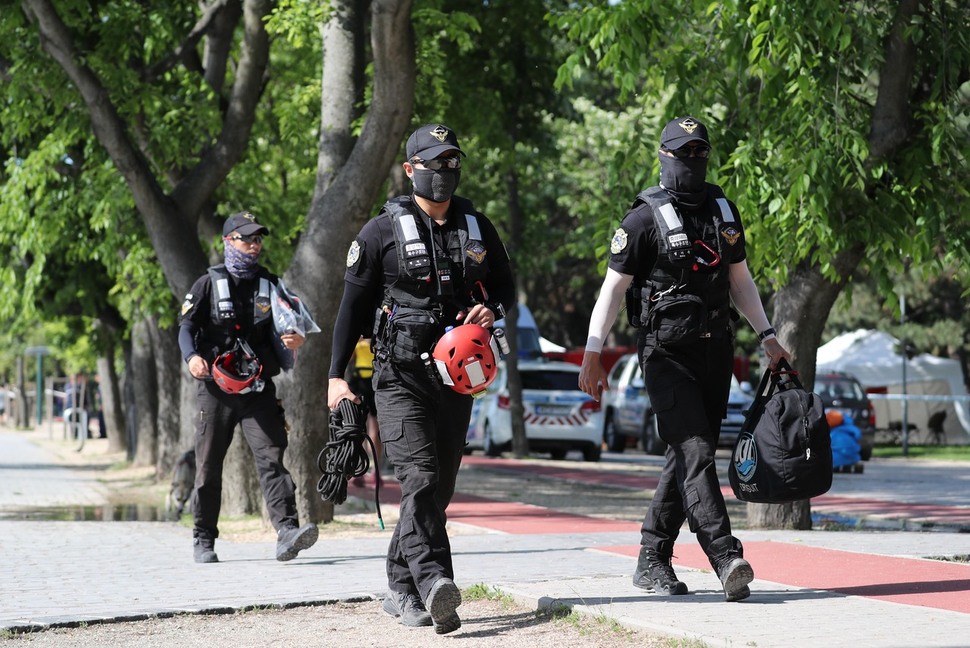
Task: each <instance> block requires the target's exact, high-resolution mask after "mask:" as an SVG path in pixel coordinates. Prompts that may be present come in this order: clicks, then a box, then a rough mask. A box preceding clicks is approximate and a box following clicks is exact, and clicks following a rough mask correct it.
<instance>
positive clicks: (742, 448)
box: [728, 359, 832, 504]
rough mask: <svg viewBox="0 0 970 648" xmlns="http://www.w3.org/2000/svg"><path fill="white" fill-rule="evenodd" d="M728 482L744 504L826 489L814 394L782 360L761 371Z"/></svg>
mask: <svg viewBox="0 0 970 648" xmlns="http://www.w3.org/2000/svg"><path fill="white" fill-rule="evenodd" d="M728 480H729V481H730V482H731V488H732V489H733V490H734V495H735V497H737V498H738V499H739V500H741V501H744V502H758V503H763V504H782V503H785V502H795V501H798V500H804V499H809V498H811V497H816V496H818V495H821V494H823V493H825V492H827V491H828V490H829V488H831V487H832V440H831V437H830V436H829V425H828V423H827V422H826V420H825V410H824V409H823V407H822V399H821V398H820V397H819V395H818V394H813V393H811V392H807V391H805V388H804V387H802V384H801V382H800V381H799V380H798V373H797V372H795V371H793V370H792V368H791V366H790V365H789V364H788V363H787V362H785V360H784V359H782V360H781V362H779V363H778V367H777V368H776V369H775V371H772V370H770V369H768V370H766V371H765V374H764V376H763V377H762V378H761V384H760V385H759V386H758V393H757V396H756V397H755V399H754V402H753V403H752V404H751V408H750V409H749V410H748V413H747V415H746V416H745V419H744V425H743V426H742V427H741V433H740V434H739V435H738V440H737V442H736V443H735V445H734V453H733V454H732V455H731V464H730V465H729V466H728Z"/></svg>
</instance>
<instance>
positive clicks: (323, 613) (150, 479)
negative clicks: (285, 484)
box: [0, 430, 702, 648]
mask: <svg viewBox="0 0 970 648" xmlns="http://www.w3.org/2000/svg"><path fill="white" fill-rule="evenodd" d="M48 437H49V435H48V433H47V431H46V430H40V431H37V432H34V433H33V434H32V438H33V440H34V441H36V442H37V443H39V444H40V445H42V446H44V447H46V448H48V449H50V450H52V451H54V452H55V453H56V454H57V456H58V457H60V460H61V461H62V462H63V463H65V464H69V465H85V466H89V467H96V468H98V469H99V473H100V475H99V480H100V481H101V482H102V483H103V484H104V485H105V487H106V488H107V489H108V490H109V492H110V493H112V495H111V498H112V500H113V501H115V502H116V503H118V504H132V503H137V504H144V505H145V506H154V507H157V506H160V505H161V504H162V503H163V502H164V499H165V495H166V493H167V490H168V485H167V483H166V482H167V480H165V479H163V480H161V482H160V483H156V481H155V478H154V474H153V471H152V469H151V468H132V467H130V466H127V464H125V462H124V457H123V456H121V455H111V454H108V453H107V452H106V450H107V442H106V441H104V440H101V439H91V440H88V441H87V442H86V443H85V446H84V448H83V450H82V451H80V452H77V451H76V449H75V448H74V447H72V446H70V445H67V444H66V443H65V442H63V441H60V439H59V437H58V436H57V435H56V434H55V438H54V439H53V440H50V439H49V438H48ZM459 479H460V481H473V482H474V483H475V487H474V488H475V489H476V490H478V488H479V486H481V488H484V489H487V491H488V492H489V493H490V496H491V497H494V498H496V499H509V500H516V501H528V502H530V503H535V504H538V505H542V506H552V507H554V508H560V509H562V510H570V511H572V512H575V513H582V514H587V515H590V514H593V515H607V516H610V517H619V518H624V519H639V516H641V515H642V514H643V511H644V507H645V494H642V493H630V492H619V491H616V490H611V489H600V488H593V489H589V488H584V489H575V488H568V487H566V488H556V487H554V486H552V485H550V484H548V483H547V482H545V481H544V480H536V481H535V482H530V484H528V485H525V484H523V481H522V478H521V477H519V478H517V479H513V478H509V477H506V476H503V475H501V474H498V473H491V472H489V471H485V470H480V469H474V470H467V471H466V470H465V469H463V471H462V475H461V476H460V478H459ZM577 491H581V492H582V496H581V495H580V494H579V493H577ZM604 498H606V501H611V506H606V507H604ZM371 507H372V505H371ZM366 508H367V507H366V506H363V505H357V507H356V508H355V507H354V505H352V504H351V503H350V502H349V501H348V504H345V505H344V506H341V507H340V508H339V509H338V511H337V516H336V519H335V521H334V523H331V524H327V525H324V526H322V527H321V535H322V536H324V537H337V536H341V537H363V536H368V535H377V534H386V533H387V532H386V531H383V532H382V531H377V530H376V528H375V517H374V513H373V512H371V511H368V510H365V509H366ZM382 511H383V513H384V520H385V523H386V524H387V525H388V526H390V525H391V524H393V523H394V522H395V521H396V516H397V511H396V508H394V507H389V506H388V507H383V506H382ZM187 519H188V518H187V517H186V518H183V523H186V522H185V521H186V520H187ZM220 531H221V532H222V535H223V537H224V538H225V539H227V540H231V541H234V542H247V541H253V542H271V541H273V540H274V539H275V534H274V533H273V530H272V528H271V527H270V526H269V525H268V524H266V523H265V522H263V521H262V520H259V519H256V518H250V519H242V520H224V521H220ZM449 532H450V533H452V534H454V533H460V532H462V531H461V530H460V529H457V528H456V529H449ZM463 596H464V603H463V604H462V605H461V607H460V608H459V613H460V614H461V617H462V630H461V631H460V632H458V633H454V634H452V635H443V636H438V635H435V634H434V632H433V631H432V629H431V628H408V627H405V626H402V625H400V624H399V623H397V621H396V620H395V619H393V618H391V617H390V616H388V615H386V614H385V613H384V612H383V611H382V610H381V606H380V604H379V602H376V601H362V602H341V603H335V604H330V605H321V606H297V607H291V608H286V609H278V608H270V609H265V608H264V609H257V610H245V611H238V612H235V613H231V614H215V615H212V614H209V615H202V614H183V615H177V616H171V617H164V618H150V619H145V620H142V621H131V622H118V623H106V624H81V625H79V626H78V627H74V628H56V629H51V630H46V631H43V632H37V633H31V634H26V635H16V636H11V635H0V645H9V646H11V648H13V647H14V646H18V645H30V646H32V647H37V648H42V647H50V648H55V647H57V648H61V647H63V648H67V647H70V648H88V647H94V646H137V647H138V648H142V647H144V648H155V647H158V648H162V647H164V648H169V647H171V646H178V647H183V646H184V647H186V648H193V647H199V648H202V647H205V648H220V647H223V646H224V647H227V648H228V647H232V648H247V647H250V646H252V647H254V648H255V647H265V646H281V647H282V646H340V647H348V648H357V647H365V646H375V647H376V646H381V647H387V646H393V647H401V648H412V647H413V648H433V647H434V646H443V645H455V644H454V642H456V641H457V642H459V643H460V645H461V646H464V647H467V648H479V647H482V648H484V647H486V646H487V647H488V648H504V647H522V648H579V647H583V648H589V647H594V648H598V647H600V646H602V647H607V646H609V647H611V648H613V647H616V648H627V647H630V648H633V647H634V646H636V647H637V648H657V647H673V646H677V647H680V648H689V647H690V646H692V645H697V646H701V645H702V644H692V643H684V640H674V639H670V638H668V637H658V636H655V635H650V634H649V633H647V632H643V631H634V630H630V629H628V628H624V627H622V626H619V625H617V624H616V623H615V622H613V621H612V620H609V619H604V618H599V617H591V616H581V615H578V614H576V613H571V612H569V611H568V610H555V611H549V610H535V609H532V608H528V607H525V606H523V605H522V604H519V603H517V602H515V601H513V600H512V599H511V598H509V597H507V596H502V595H500V594H499V593H498V592H494V591H484V592H483V591H480V590H479V589H478V588H473V589H472V590H467V591H465V592H463Z"/></svg>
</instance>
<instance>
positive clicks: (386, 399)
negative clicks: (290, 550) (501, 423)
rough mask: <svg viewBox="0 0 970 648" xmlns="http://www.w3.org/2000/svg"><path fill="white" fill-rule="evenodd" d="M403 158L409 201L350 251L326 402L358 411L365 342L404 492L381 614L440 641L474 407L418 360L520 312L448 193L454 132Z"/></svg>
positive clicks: (430, 128) (490, 254) (455, 153)
mask: <svg viewBox="0 0 970 648" xmlns="http://www.w3.org/2000/svg"><path fill="white" fill-rule="evenodd" d="M406 153H407V159H406V161H405V162H404V171H405V173H407V175H408V177H409V178H410V179H411V182H412V183H413V187H414V191H413V193H412V194H411V195H409V196H398V197H397V198H393V199H392V200H389V201H388V202H387V203H386V204H385V205H384V207H383V209H382V210H381V212H380V214H378V216H377V217H376V218H374V219H372V220H371V221H369V222H368V223H367V224H365V225H364V227H363V228H362V229H361V231H360V233H359V234H358V235H357V238H356V239H354V241H353V243H351V245H350V250H349V251H348V252H347V272H346V274H345V275H344V294H343V299H342V300H341V302H340V309H339V311H338V312H337V318H336V322H335V324H334V331H333V349H332V354H331V359H332V361H331V365H330V385H329V392H328V396H327V404H328V406H329V407H330V409H331V410H332V409H335V408H336V407H337V406H338V404H339V403H340V401H341V400H343V399H344V398H349V399H351V400H352V401H354V402H360V399H359V398H358V396H357V395H356V394H354V393H353V392H352V391H351V390H350V387H349V386H348V384H347V382H346V381H345V380H344V378H343V376H344V371H345V369H346V368H347V363H348V361H349V360H350V356H351V354H352V352H353V349H354V346H355V344H356V343H357V339H358V337H359V336H361V335H363V336H364V337H368V338H371V339H372V340H373V347H374V371H373V377H372V381H373V385H374V396H375V399H374V400H375V405H376V409H377V418H378V423H379V427H380V434H381V442H382V443H383V446H384V451H385V452H386V453H387V457H388V459H389V460H390V462H391V463H392V464H393V465H394V475H395V477H396V478H397V480H398V482H399V483H400V486H401V507H400V511H401V513H400V521H399V522H398V524H397V525H396V526H395V528H394V535H393V536H392V537H391V542H390V544H389V546H388V550H387V581H388V589H389V590H390V591H389V593H388V596H387V598H386V599H385V600H384V603H383V607H384V611H385V612H387V613H388V614H390V615H392V616H395V617H398V618H399V619H400V622H401V623H402V624H404V625H409V626H431V625H433V626H434V630H435V632H436V633H438V634H445V633H448V632H453V631H455V630H457V629H458V628H459V627H461V620H460V619H459V617H458V614H457V612H456V608H457V607H458V606H459V605H460V604H461V593H460V591H459V589H458V587H457V586H456V585H455V583H454V571H453V569H452V560H451V546H450V543H449V540H448V534H447V532H446V531H445V519H446V516H445V509H446V508H447V506H448V503H449V502H450V501H451V497H452V495H453V494H454V492H455V480H456V478H457V476H458V468H459V466H460V465H461V457H462V449H463V448H464V446H465V432H466V431H467V429H468V422H469V419H470V418H471V408H472V401H471V397H470V396H467V395H462V394H459V393H457V392H455V391H452V390H451V389H450V388H448V387H445V386H443V385H442V384H441V382H440V381H438V380H437V379H435V378H433V376H431V375H429V372H428V367H427V366H426V365H425V363H424V361H423V359H422V358H421V354H422V353H430V352H431V349H432V347H433V346H434V343H435V342H436V341H437V340H438V339H439V338H440V337H441V336H442V335H443V334H444V333H445V329H446V327H447V326H452V325H457V324H460V323H463V322H470V323H476V324H480V325H481V326H484V327H486V328H488V327H490V326H492V324H494V323H495V320H496V319H499V318H501V317H503V316H504V314H505V309H507V308H511V306H512V305H513V304H514V303H515V288H514V283H513V279H512V271H511V268H510V265H509V257H508V255H507V254H506V252H505V246H503V245H502V241H501V240H500V239H499V236H498V234H497V233H496V231H495V228H494V226H493V225H492V224H491V222H489V220H488V219H487V218H486V217H485V216H484V215H482V214H481V213H479V212H478V211H476V210H475V207H474V206H473V205H472V203H471V202H470V201H468V200H466V199H464V198H460V197H458V196H455V195H454V192H455V189H456V188H457V186H458V181H459V179H460V177H461V163H462V160H461V157H462V156H463V155H464V153H463V152H462V150H461V149H460V148H459V147H458V139H457V138H456V137H455V133H454V132H453V131H452V130H451V129H450V128H448V127H447V126H443V125H441V124H426V125H424V126H421V127H420V128H418V129H417V130H415V131H414V133H412V134H411V136H410V137H409V138H408V141H407V145H406ZM375 313H376V316H375V315H374V314H375ZM371 326H372V327H373V331H371V330H365V329H369V328H370V327H371Z"/></svg>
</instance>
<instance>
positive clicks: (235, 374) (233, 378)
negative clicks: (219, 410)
mask: <svg viewBox="0 0 970 648" xmlns="http://www.w3.org/2000/svg"><path fill="white" fill-rule="evenodd" d="M262 373H263V365H262V364H260V362H259V358H257V357H256V354H255V353H253V350H252V349H250V348H249V345H248V344H246V343H245V342H242V343H240V342H237V343H236V345H235V346H234V347H233V348H232V349H231V350H230V351H227V352H226V353H223V354H221V355H220V356H219V357H217V358H216V360H215V362H213V363H212V378H213V379H214V380H215V381H216V384H217V385H219V389H221V390H222V391H224V392H226V393H227V394H246V393H249V392H250V391H258V390H254V383H256V381H257V380H259V376H260V375H261V374H262Z"/></svg>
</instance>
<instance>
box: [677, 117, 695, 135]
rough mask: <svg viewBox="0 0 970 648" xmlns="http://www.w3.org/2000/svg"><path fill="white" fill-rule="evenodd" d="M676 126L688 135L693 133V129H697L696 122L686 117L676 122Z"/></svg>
mask: <svg viewBox="0 0 970 648" xmlns="http://www.w3.org/2000/svg"><path fill="white" fill-rule="evenodd" d="M677 125H678V126H680V127H681V128H683V129H684V132H685V133H687V134H688V135H693V134H694V131H695V130H697V122H696V121H694V120H693V119H691V118H690V117H688V118H687V119H685V120H684V121H682V122H678V123H677Z"/></svg>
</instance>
